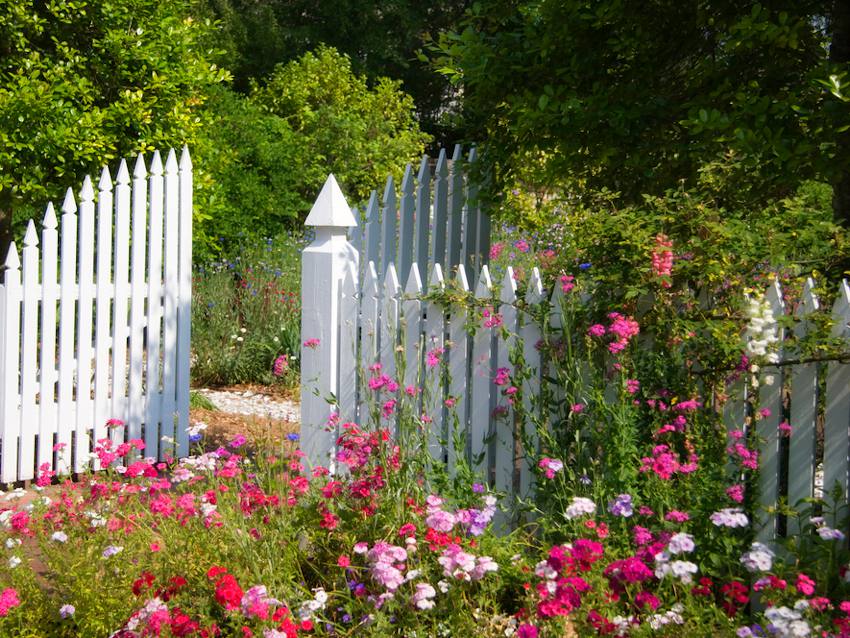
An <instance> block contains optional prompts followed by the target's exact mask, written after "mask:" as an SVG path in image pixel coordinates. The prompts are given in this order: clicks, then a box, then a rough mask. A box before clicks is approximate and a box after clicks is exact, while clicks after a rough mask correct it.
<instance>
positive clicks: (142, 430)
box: [0, 148, 192, 483]
mask: <svg viewBox="0 0 850 638" xmlns="http://www.w3.org/2000/svg"><path fill="white" fill-rule="evenodd" d="M60 226H61V228H60ZM163 226H164V227H165V233H164V234H163ZM191 250H192V165H191V160H190V157H189V153H188V150H187V149H185V148H184V150H183V153H182V155H181V157H180V159H179V161H178V158H177V154H176V153H175V152H174V150H171V151H170V152H169V153H168V157H167V161H166V165H165V169H164V170H163V166H162V160H161V158H160V155H159V153H158V152H157V153H154V155H153V158H152V161H151V165H150V173H149V174H148V172H147V170H146V167H145V160H144V158H143V157H142V156H141V155H140V156H139V157H138V158H137V160H136V163H135V167H134V171H133V175H132V178H131V176H130V173H129V170H128V168H127V164H126V162H125V161H123V160H122V161H121V163H120V166H119V169H118V172H117V174H116V179H115V182H114V183H113V180H112V179H111V177H110V173H109V171H108V169H106V168H104V169H103V172H102V174H101V177H100V181H99V182H98V189H97V193H95V189H94V188H93V185H92V180H91V178H90V177H88V176H87V177H86V178H85V180H84V181H83V185H82V188H81V189H80V192H79V206H78V205H77V200H76V198H75V196H74V192H73V191H72V190H71V189H68V192H67V193H66V196H65V199H64V202H63V204H62V215H61V220H57V219H56V212H55V210H54V207H53V204H48V206H47V208H46V211H45V215H44V219H43V221H42V230H41V241H40V242H39V238H38V232H37V229H36V224H35V222H34V221H33V220H30V221H29V224H28V225H27V230H26V234H25V236H24V239H23V248H22V250H21V253H20V255H21V257H20V258H19V253H18V249H17V247H16V246H15V244H14V243H12V245H11V246H10V248H9V252H8V255H7V257H6V261H5V267H6V269H5V273H4V274H3V277H2V284H0V418H2V419H3V421H2V425H1V426H0V483H12V482H15V481H29V480H32V479H34V478H36V477H37V476H38V473H39V471H40V469H41V468H47V469H50V470H53V471H56V472H57V473H58V474H68V473H71V472H82V471H84V470H86V469H87V468H89V467H92V468H94V469H98V467H97V463H96V460H94V459H93V454H92V451H93V450H94V447H95V445H96V444H97V441H98V440H100V439H103V438H105V437H109V438H110V439H111V440H112V441H113V442H114V443H116V444H117V443H122V442H126V441H128V440H129V439H131V438H140V439H143V440H144V442H145V444H146V449H145V452H144V454H145V455H149V456H153V457H157V458H159V459H164V458H166V457H167V456H174V455H186V454H187V453H188V433H187V432H186V429H187V427H188V419H189V339H190V335H191V332H190V320H191V281H192V279H191V276H192V273H191V270H192V257H191V254H192V253H191ZM163 256H164V258H165V259H164V270H163ZM21 258H22V260H23V261H21ZM109 419H119V420H121V421H122V422H124V424H125V426H124V427H114V428H111V429H107V426H106V422H107V420H109ZM162 437H167V438H166V439H165V440H163V438H162ZM172 441H173V442H172Z"/></svg>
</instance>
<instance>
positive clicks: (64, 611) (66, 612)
mask: <svg viewBox="0 0 850 638" xmlns="http://www.w3.org/2000/svg"><path fill="white" fill-rule="evenodd" d="M76 611H77V610H76V609H75V608H74V606H73V605H67V604H66V605H62V606H61V607H60V608H59V617H60V618H62V619H63V620H64V619H65V618H70V617H71V616H73V615H74V612H76Z"/></svg>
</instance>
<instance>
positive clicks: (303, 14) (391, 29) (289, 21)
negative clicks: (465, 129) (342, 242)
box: [204, 0, 470, 141]
mask: <svg viewBox="0 0 850 638" xmlns="http://www.w3.org/2000/svg"><path fill="white" fill-rule="evenodd" d="M469 4H470V3H469V2H468V0H461V1H456V0H435V1H434V2H429V3H422V2H415V1H412V0H402V1H400V2H392V3H387V2H382V1H381V0H367V1H361V2H357V3H351V2H346V1H342V2H341V1H340V0H207V1H206V2H205V3H204V5H205V6H206V7H207V9H208V11H209V13H210V15H212V16H215V17H216V18H218V19H220V20H221V22H222V25H223V33H222V37H223V38H224V41H225V42H226V45H225V46H226V48H227V49H228V54H229V55H228V64H229V68H230V69H231V70H232V71H233V74H234V87H235V88H236V89H237V90H238V91H241V92H246V93H247V92H248V90H249V89H250V86H251V82H252V81H256V82H259V83H264V82H265V81H266V78H267V77H268V76H269V75H271V73H272V72H273V70H274V67H275V65H276V64H278V63H287V62H290V61H292V60H295V59H297V58H299V57H301V56H302V55H303V54H304V53H306V52H308V51H311V50H313V49H314V48H315V47H316V46H317V44H319V43H324V44H326V45H328V46H331V47H334V48H335V49H337V50H338V51H340V52H341V53H343V54H345V55H348V56H349V57H350V58H351V64H352V68H353V69H354V71H355V72H356V73H358V74H364V75H365V76H366V77H368V78H369V80H370V81H377V80H378V78H381V77H391V78H393V79H396V80H401V82H402V86H403V88H404V91H405V92H406V93H409V94H410V95H411V96H412V97H413V100H414V102H415V104H416V112H417V115H418V119H419V122H420V123H421V125H422V127H423V129H424V130H426V131H428V132H429V133H431V134H435V135H437V136H440V135H441V134H444V133H446V131H444V126H445V122H444V118H443V114H444V113H445V110H446V108H445V107H446V101H447V98H448V97H450V96H451V87H450V86H449V83H448V81H447V79H446V78H445V77H444V76H442V75H440V74H439V73H437V72H436V71H435V70H434V69H433V68H431V67H430V66H429V64H428V62H427V61H426V60H424V59H420V57H419V56H418V55H417V51H418V49H420V48H422V46H423V44H425V43H426V42H428V41H430V39H431V38H436V37H437V35H438V33H439V32H440V31H442V30H445V29H449V28H452V27H454V26H455V25H456V24H457V23H458V20H459V19H460V17H461V16H462V15H463V12H464V10H465V9H466V7H467V6H469ZM452 141H453V140H452Z"/></svg>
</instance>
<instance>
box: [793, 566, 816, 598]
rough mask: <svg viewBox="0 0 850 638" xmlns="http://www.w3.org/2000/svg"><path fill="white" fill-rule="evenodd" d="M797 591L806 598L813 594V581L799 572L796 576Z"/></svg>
mask: <svg viewBox="0 0 850 638" xmlns="http://www.w3.org/2000/svg"><path fill="white" fill-rule="evenodd" d="M797 591H799V592H800V593H802V594H805V595H806V596H811V595H812V594H814V593H815V581H813V580H812V579H811V578H809V577H808V576H806V575H805V574H804V573H803V572H800V573H799V574H797Z"/></svg>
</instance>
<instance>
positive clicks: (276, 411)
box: [198, 389, 301, 423]
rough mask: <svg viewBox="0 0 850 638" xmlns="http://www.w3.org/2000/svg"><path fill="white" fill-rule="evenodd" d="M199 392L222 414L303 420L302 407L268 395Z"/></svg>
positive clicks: (248, 392) (279, 419)
mask: <svg viewBox="0 0 850 638" xmlns="http://www.w3.org/2000/svg"><path fill="white" fill-rule="evenodd" d="M198 392H199V393H200V394H202V395H204V396H205V397H206V398H207V399H209V400H210V401H211V402H212V404H213V405H214V406H215V407H217V408H218V409H219V410H221V411H222V412H227V413H229V414H250V415H253V416H259V417H264V418H269V419H275V420H278V421H293V422H296V423H297V422H299V421H300V420H301V406H300V405H299V404H298V403H295V402H294V401H285V400H278V399H273V398H272V397H270V396H269V395H267V394H261V393H259V392H254V391H252V390H245V391H244V392H231V391H228V390H208V389H201V390H198Z"/></svg>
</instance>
